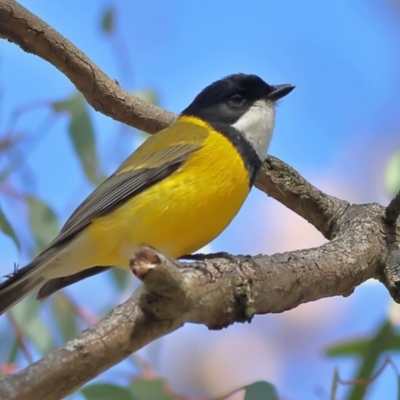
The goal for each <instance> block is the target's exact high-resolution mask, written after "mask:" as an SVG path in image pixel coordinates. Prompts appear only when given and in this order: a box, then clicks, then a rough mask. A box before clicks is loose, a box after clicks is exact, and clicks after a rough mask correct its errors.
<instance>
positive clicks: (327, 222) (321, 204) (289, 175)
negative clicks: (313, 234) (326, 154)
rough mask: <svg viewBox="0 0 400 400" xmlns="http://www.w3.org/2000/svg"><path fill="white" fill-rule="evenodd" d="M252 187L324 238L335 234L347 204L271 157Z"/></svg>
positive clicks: (331, 237) (329, 237) (330, 237)
mask: <svg viewBox="0 0 400 400" xmlns="http://www.w3.org/2000/svg"><path fill="white" fill-rule="evenodd" d="M255 186H256V187H257V188H258V189H260V190H261V191H263V192H265V193H267V194H268V195H269V196H271V197H273V198H274V199H275V200H278V201H279V202H280V203H282V204H283V205H285V206H286V207H288V208H290V209H291V210H293V211H294V212H295V213H297V214H299V215H300V216H302V217H303V218H304V219H306V220H307V221H308V222H309V223H310V224H312V225H314V226H315V227H316V228H317V229H318V230H319V231H320V232H321V233H322V234H323V235H324V236H325V237H326V238H327V239H333V238H334V237H335V234H336V232H337V230H338V227H337V226H336V221H337V219H338V218H339V217H340V215H341V214H342V213H343V212H344V211H345V209H346V207H348V205H349V203H348V202H347V201H344V200H340V199H337V198H336V197H333V196H328V195H327V194H326V193H323V192H321V191H320V190H319V189H317V188H316V187H314V186H313V185H311V184H310V183H309V182H307V181H306V180H305V179H304V178H303V177H302V176H301V175H299V174H298V172H296V171H295V170H294V169H293V168H292V167H289V165H287V164H285V163H284V162H283V161H281V160H278V159H277V158H275V157H272V156H269V157H268V158H267V159H266V161H265V162H264V164H263V167H262V169H261V171H260V173H259V174H258V176H257V178H256V181H255Z"/></svg>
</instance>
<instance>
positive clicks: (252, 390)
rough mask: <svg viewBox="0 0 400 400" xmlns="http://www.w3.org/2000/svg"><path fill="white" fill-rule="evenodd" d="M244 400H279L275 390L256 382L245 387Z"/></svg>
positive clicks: (268, 384)
mask: <svg viewBox="0 0 400 400" xmlns="http://www.w3.org/2000/svg"><path fill="white" fill-rule="evenodd" d="M245 389H246V394H245V396H244V400H279V397H278V394H277V393H276V389H275V387H274V386H273V385H271V384H270V383H268V382H265V381H257V382H254V383H252V384H251V385H247V386H245Z"/></svg>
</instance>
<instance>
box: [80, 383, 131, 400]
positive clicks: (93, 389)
mask: <svg viewBox="0 0 400 400" xmlns="http://www.w3.org/2000/svg"><path fill="white" fill-rule="evenodd" d="M81 393H82V394H83V396H84V397H85V398H86V399H87V400H135V397H134V395H133V394H132V393H131V391H130V390H129V389H127V388H124V387H121V386H116V385H112V384H111V383H96V384H93V385H89V386H85V387H84V388H83V389H81Z"/></svg>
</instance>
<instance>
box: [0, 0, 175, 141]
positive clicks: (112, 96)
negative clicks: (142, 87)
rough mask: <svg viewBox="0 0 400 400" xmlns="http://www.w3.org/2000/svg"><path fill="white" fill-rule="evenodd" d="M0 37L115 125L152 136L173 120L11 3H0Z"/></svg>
mask: <svg viewBox="0 0 400 400" xmlns="http://www.w3.org/2000/svg"><path fill="white" fill-rule="evenodd" d="M0 37H3V38H5V39H7V40H9V41H10V42H13V43H15V44H17V45H18V46H20V47H21V48H22V49H23V50H25V51H27V52H28V53H33V54H36V55H37V56H39V57H41V58H43V59H44V60H46V61H48V62H50V63H51V64H53V65H54V66H55V67H56V68H58V69H59V70H60V71H61V72H62V73H63V74H64V75H65V76H67V77H68V78H69V79H70V80H71V82H72V83H73V84H74V85H75V86H76V88H77V89H78V90H79V91H80V92H81V93H82V94H83V95H84V96H85V98H86V100H87V101H88V103H89V104H90V105H91V106H92V107H93V108H94V109H95V110H96V111H100V112H101V113H102V114H105V115H108V116H109V117H111V118H114V119H115V120H117V121H120V122H123V123H125V124H127V125H130V126H133V127H135V128H138V129H141V130H143V131H146V132H149V133H155V132H158V131H159V130H161V129H163V128H165V127H166V126H168V125H170V124H171V123H172V122H173V121H174V120H175V118H176V116H175V115H174V114H172V113H170V112H168V111H166V110H163V109H161V108H159V107H157V106H154V105H152V104H150V103H147V102H145V101H143V100H141V99H139V98H138V97H135V96H132V95H130V94H129V93H128V92H126V91H125V90H123V89H122V88H121V87H120V86H119V84H118V82H117V81H115V80H112V79H110V78H109V77H108V76H107V75H106V74H105V73H104V72H103V71H102V70H101V69H100V68H98V67H97V66H96V65H95V64H94V63H93V62H92V61H91V60H90V59H89V58H88V57H87V56H86V55H85V54H83V53H82V52H81V51H80V50H79V49H77V48H76V47H75V46H74V45H73V44H72V43H71V42H70V41H69V40H67V39H66V38H64V37H63V36H61V35H60V34H59V33H58V32H57V31H55V30H54V29H53V28H51V27H50V26H49V25H47V24H46V23H45V22H44V21H42V20H41V19H40V18H38V17H36V16H35V15H34V14H32V13H31V12H29V11H28V10H27V9H26V8H24V7H22V6H21V5H20V4H18V3H17V2H16V1H14V0H1V1H0Z"/></svg>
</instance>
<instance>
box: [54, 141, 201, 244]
mask: <svg viewBox="0 0 400 400" xmlns="http://www.w3.org/2000/svg"><path fill="white" fill-rule="evenodd" d="M198 148H199V147H198V146H193V145H187V144H185V145H174V146H171V147H168V148H166V149H162V150H159V151H157V152H155V153H152V155H151V156H150V157H148V159H147V160H146V164H145V165H147V166H141V167H140V168H139V169H135V166H136V165H135V164H129V163H128V165H129V169H128V168H124V169H120V170H118V171H117V172H116V173H115V174H113V175H111V176H110V177H109V178H108V179H107V180H106V181H105V182H103V183H102V184H101V185H100V186H99V187H98V188H97V189H96V190H95V191H94V192H93V193H92V194H91V195H89V197H87V199H86V200H85V201H84V202H83V203H82V204H81V205H80V206H79V207H78V208H77V209H76V210H75V212H74V213H73V214H72V215H71V217H70V218H69V219H68V220H67V222H66V223H65V225H64V226H63V228H62V229H61V231H60V233H59V235H58V236H57V237H56V238H55V239H54V241H53V242H52V243H50V245H49V246H48V247H47V249H48V248H49V247H52V246H56V245H58V244H61V242H63V241H64V240H66V239H69V238H71V237H73V236H74V235H75V234H76V233H78V232H80V231H81V230H82V229H83V228H85V227H86V226H87V225H89V224H90V223H91V222H92V221H93V220H94V219H95V218H98V217H100V216H103V215H105V214H107V213H109V212H110V211H112V210H113V209H115V208H116V207H118V206H119V205H121V204H123V203H124V202H125V201H127V200H129V199H130V198H132V197H133V196H135V195H137V194H139V193H141V192H143V191H144V190H146V189H147V188H149V187H151V186H153V185H154V184H156V183H157V182H160V181H161V180H163V179H165V178H166V177H167V176H169V175H171V174H172V173H173V172H175V171H176V170H177V169H178V168H179V167H180V166H181V165H182V164H183V163H184V162H185V161H186V160H187V159H188V158H189V156H190V155H191V154H192V153H193V152H195V151H196V150H197V149H198ZM153 161H154V162H153ZM152 165H156V167H153V166H152Z"/></svg>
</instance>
